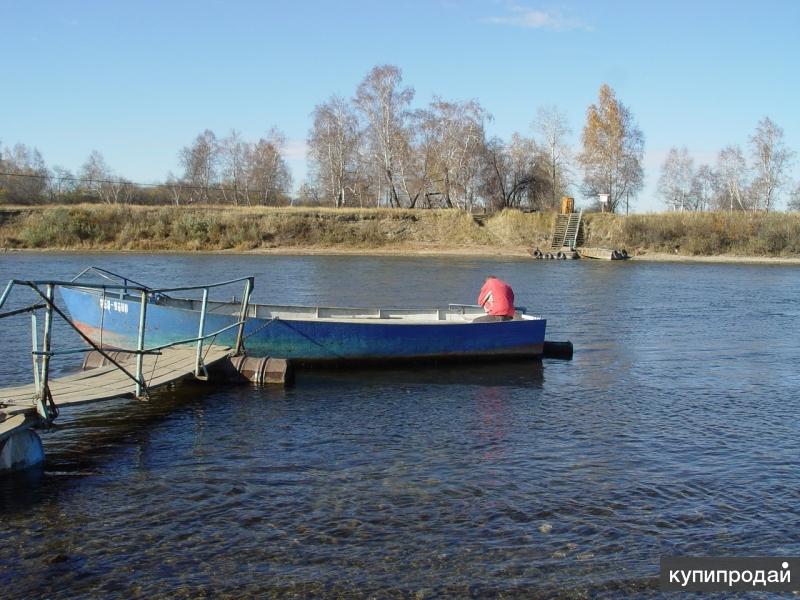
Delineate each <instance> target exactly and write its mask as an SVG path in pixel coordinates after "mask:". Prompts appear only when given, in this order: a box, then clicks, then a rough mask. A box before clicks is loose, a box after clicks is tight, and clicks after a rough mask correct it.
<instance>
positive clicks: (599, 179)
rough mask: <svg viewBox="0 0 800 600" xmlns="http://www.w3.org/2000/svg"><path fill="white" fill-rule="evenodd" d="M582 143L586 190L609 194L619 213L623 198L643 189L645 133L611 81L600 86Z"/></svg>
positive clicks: (579, 159)
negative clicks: (617, 95) (611, 84)
mask: <svg viewBox="0 0 800 600" xmlns="http://www.w3.org/2000/svg"><path fill="white" fill-rule="evenodd" d="M582 142H583V152H582V153H581V154H580V156H579V157H578V161H579V162H580V164H581V166H582V167H583V171H584V175H583V192H584V194H585V195H587V196H599V195H600V194H608V202H609V206H608V208H609V210H610V211H612V212H615V211H616V210H617V207H618V206H619V203H620V201H621V200H622V199H623V198H625V197H627V196H629V195H635V194H636V193H638V192H639V190H641V189H642V185H643V183H644V172H643V170H642V157H643V156H644V135H643V134H642V132H641V130H640V129H639V127H638V126H637V125H636V123H635V122H634V120H633V116H632V115H631V112H630V110H628V108H627V107H626V106H625V105H624V104H622V103H621V102H620V101H619V100H617V98H616V96H615V94H614V90H612V89H611V88H610V87H609V86H608V85H607V84H603V85H602V86H600V94H599V98H598V103H597V104H592V105H591V106H590V107H589V108H588V110H587V111H586V125H585V126H584V128H583V135H582Z"/></svg>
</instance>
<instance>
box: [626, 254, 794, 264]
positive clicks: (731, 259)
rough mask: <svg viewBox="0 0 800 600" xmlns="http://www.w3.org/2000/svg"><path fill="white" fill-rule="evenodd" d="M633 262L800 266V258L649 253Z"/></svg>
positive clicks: (641, 255)
mask: <svg viewBox="0 0 800 600" xmlns="http://www.w3.org/2000/svg"><path fill="white" fill-rule="evenodd" d="M631 260H635V261H639V262H692V263H742V264H759V265H800V257H782V256H776V257H772V256H734V255H731V254H720V255H717V256H683V255H680V254H667V253H663V254H660V253H647V254H637V255H635V256H632V257H631Z"/></svg>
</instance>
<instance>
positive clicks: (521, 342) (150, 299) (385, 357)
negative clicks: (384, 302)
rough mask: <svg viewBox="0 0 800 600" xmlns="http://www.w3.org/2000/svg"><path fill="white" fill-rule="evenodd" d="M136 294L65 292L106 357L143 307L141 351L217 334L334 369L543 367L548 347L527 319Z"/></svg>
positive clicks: (130, 336)
mask: <svg viewBox="0 0 800 600" xmlns="http://www.w3.org/2000/svg"><path fill="white" fill-rule="evenodd" d="M95 270H96V269H95ZM105 273H108V272H105ZM125 281H126V285H127V282H129V281H130V280H125ZM137 285H139V284H137ZM109 288H111V286H109ZM131 288H132V289H130V290H129V289H127V288H123V289H113V290H112V289H108V290H107V289H101V288H99V287H98V286H94V287H82V286H81V284H80V283H78V282H75V283H74V284H72V285H69V286H60V287H59V290H60V293H61V296H62V298H63V301H64V304H65V306H66V308H67V310H68V312H69V313H70V316H71V319H72V321H73V323H74V325H75V326H76V327H77V328H78V329H79V330H80V331H81V332H82V333H83V334H84V335H86V336H87V337H88V338H89V339H91V340H92V341H93V342H94V343H95V344H98V345H99V346H101V347H103V348H115V349H127V350H135V349H136V348H137V344H138V343H139V342H140V340H139V339H138V334H139V324H140V322H142V320H141V312H142V311H141V302H142V298H145V299H146V307H145V309H146V323H145V326H144V328H143V330H144V339H145V344H144V345H143V346H138V347H139V348H142V347H151V348H152V347H156V346H164V345H167V344H172V343H175V342H176V341H178V340H196V339H197V338H198V331H202V332H220V333H219V334H218V335H216V336H214V337H212V338H210V339H207V340H206V342H207V343H216V344H221V345H225V346H230V347H236V346H237V342H238V341H239V339H241V342H242V345H243V349H244V351H245V352H246V353H247V355H248V356H255V357H274V358H285V359H290V360H292V362H294V363H300V364H331V363H348V362H350V363H386V362H402V361H421V360H424V361H438V360H467V359H489V358H493V359H500V358H519V357H540V356H541V355H542V350H543V346H544V337H545V326H546V320H545V319H543V318H540V317H534V316H530V315H527V314H525V313H524V309H518V311H517V314H516V315H515V317H514V319H513V320H509V321H502V322H492V323H486V322H474V319H475V318H477V317H479V316H482V315H483V314H484V312H483V309H481V308H480V307H478V306H468V305H457V304H452V305H450V306H448V307H447V308H433V309H403V308H398V309H391V308H389V309H387V308H337V307H307V306H282V305H281V306H279V305H268V304H251V303H248V302H247V301H245V302H236V301H234V302H212V301H210V300H206V301H205V307H204V300H199V299H188V298H176V297H172V296H171V295H168V294H167V293H164V291H163V290H153V289H151V288H146V287H134V286H133V284H131ZM187 289H188V288H187ZM206 293H207V290H206ZM206 298H207V296H206ZM244 313H246V317H245V318H242V315H243V314H244ZM201 317H203V318H202V321H203V323H202V325H201ZM241 322H243V324H242V327H241V333H240V334H239V332H238V329H239V328H238V327H237V323H241ZM237 334H238V335H240V336H241V337H240V338H238V337H237Z"/></svg>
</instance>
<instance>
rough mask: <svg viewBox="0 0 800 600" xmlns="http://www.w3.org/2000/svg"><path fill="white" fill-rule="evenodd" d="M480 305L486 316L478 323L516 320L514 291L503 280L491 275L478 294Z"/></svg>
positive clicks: (479, 319) (479, 318)
mask: <svg viewBox="0 0 800 600" xmlns="http://www.w3.org/2000/svg"><path fill="white" fill-rule="evenodd" d="M478 304H480V305H481V306H482V307H483V309H484V310H485V311H486V316H483V317H478V318H477V319H475V320H476V321H481V322H493V321H510V320H511V319H513V318H514V290H512V289H511V286H510V285H508V284H507V283H506V282H505V281H503V280H502V279H498V278H497V277H495V276H494V275H489V276H488V277H487V278H486V281H485V282H484V283H483V287H482V288H481V291H480V293H479V294H478Z"/></svg>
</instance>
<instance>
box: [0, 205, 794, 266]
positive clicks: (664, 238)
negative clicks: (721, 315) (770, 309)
mask: <svg viewBox="0 0 800 600" xmlns="http://www.w3.org/2000/svg"><path fill="white" fill-rule="evenodd" d="M553 218H554V216H553V215H552V214H539V213H521V212H519V211H504V212H502V213H498V214H495V215H493V216H491V217H489V218H488V219H486V220H485V221H483V222H482V223H477V222H476V221H475V220H474V219H473V218H472V217H471V216H470V215H468V214H465V213H463V212H460V211H457V210H390V209H378V210H375V209H364V210H359V209H339V210H333V209H309V208H232V207H180V208H176V207H140V206H99V205H79V206H70V207H66V206H64V207H61V206H56V207H36V208H4V209H0V247H4V248H10V249H14V248H19V249H23V248H24V249H68V250H158V251H193V250H206V251H221V250H237V251H253V250H254V251H259V250H262V251H280V250H282V251H293V250H298V251H299V250H319V251H365V252H368V251H376V252H379V251H382V252H398V253H401V252H418V251H432V252H437V251H448V252H463V253H469V252H479V251H486V252H494V253H514V254H522V253H527V252H528V251H530V249H531V248H533V247H536V246H540V247H544V246H546V245H547V244H548V241H549V236H550V230H551V227H552V223H553ZM584 233H585V244H586V245H587V246H603V247H611V248H626V249H627V250H628V251H629V252H632V253H638V254H642V253H656V252H659V253H662V252H663V253H670V254H675V253H676V251H677V254H683V255H691V256H715V255H722V254H726V255H730V254H733V255H741V256H800V215H798V214H794V213H793V214H785V213H775V214H741V213H733V214H731V213H696V214H694V213H682V214H681V213H665V214H655V215H630V216H627V217H626V216H622V215H608V214H589V215H586V218H585V221H584Z"/></svg>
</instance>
